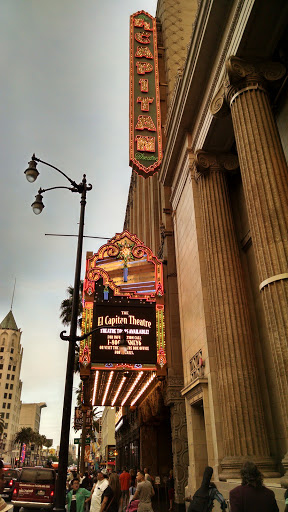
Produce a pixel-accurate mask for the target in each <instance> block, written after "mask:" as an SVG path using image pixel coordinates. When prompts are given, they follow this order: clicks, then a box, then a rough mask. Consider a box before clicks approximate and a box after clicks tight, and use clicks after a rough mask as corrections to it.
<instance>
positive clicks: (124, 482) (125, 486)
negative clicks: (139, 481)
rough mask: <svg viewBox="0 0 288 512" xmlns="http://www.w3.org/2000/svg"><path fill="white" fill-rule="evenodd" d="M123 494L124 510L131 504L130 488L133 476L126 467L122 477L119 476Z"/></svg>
mask: <svg viewBox="0 0 288 512" xmlns="http://www.w3.org/2000/svg"><path fill="white" fill-rule="evenodd" d="M119 480H120V486H121V493H122V504H123V508H125V507H127V505H128V503H129V487H130V482H131V475H130V474H129V473H128V471H127V469H126V468H125V467H124V468H123V471H122V473H121V475H120V476H119Z"/></svg>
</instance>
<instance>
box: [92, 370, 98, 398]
mask: <svg viewBox="0 0 288 512" xmlns="http://www.w3.org/2000/svg"><path fill="white" fill-rule="evenodd" d="M98 379H99V371H98V370H97V371H96V373H95V380H94V389H93V397H92V404H93V405H95V398H96V391H97V384H98Z"/></svg>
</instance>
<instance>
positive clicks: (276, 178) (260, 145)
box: [212, 57, 288, 484]
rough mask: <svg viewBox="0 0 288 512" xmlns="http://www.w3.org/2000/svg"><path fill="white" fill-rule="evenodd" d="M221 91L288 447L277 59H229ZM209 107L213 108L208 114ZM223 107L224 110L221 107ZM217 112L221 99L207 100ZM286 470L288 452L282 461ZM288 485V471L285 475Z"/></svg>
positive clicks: (285, 213)
mask: <svg viewBox="0 0 288 512" xmlns="http://www.w3.org/2000/svg"><path fill="white" fill-rule="evenodd" d="M226 68H227V78H226V80H225V82H224V89H223V92H224V94H225V99H226V105H228V106H229V107H230V109H231V115H232V121H233V126H234V131H235V139H236V144H237V150H238V156H239V162H240V169H241V176H242V181H243V188H244V194H245V199H246V203H247V209H248V215H249V223H250V229H251V236H252V242H253V248H254V252H255V259H256V265H257V271H258V277H259V293H260V294H261V298H262V301H263V306H264V312H265V317H266V324H267V329H268V333H269V341H270V346H271V353H272V357H273V363H274V364H273V367H274V371H275V375H276V380H277V395H278V396H277V397H274V401H275V399H276V400H278V402H279V406H278V411H279V415H278V418H277V425H276V427H277V431H278V435H279V439H281V443H282V450H284V453H285V451H286V452H287V450H288V343H287V337H288V268H287V267H288V265H287V262H288V239H287V234H288V170H287V162H286V160H285V156H284V152H283V148H282V145H281V141H280V137H279V133H278V130H277V126H276V123H275V120H274V116H273V113H272V110H271V106H270V101H269V97H268V94H267V89H268V87H269V82H274V81H277V80H279V79H280V78H282V77H283V76H284V74H285V69H284V66H283V65H282V64H280V63H277V62H270V63H269V62H265V63H257V64H251V63H247V62H246V61H243V60H241V59H238V58H236V57H231V58H230V59H229V60H228V62H227V63H226ZM213 109H214V112H213ZM222 110H223V109H222ZM212 113H214V114H216V115H217V114H218V113H220V114H221V100H220V98H219V97H218V105H217V101H216V102H215V104H214V107H213V104H212ZM283 464H284V466H285V469H286V471H287V470H288V456H287V453H286V456H285V459H284V461H283ZM287 484H288V474H287Z"/></svg>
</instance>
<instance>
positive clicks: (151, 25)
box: [129, 11, 162, 178]
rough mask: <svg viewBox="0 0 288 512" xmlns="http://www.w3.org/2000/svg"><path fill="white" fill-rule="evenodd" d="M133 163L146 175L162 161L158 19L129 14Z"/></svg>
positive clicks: (131, 150)
mask: <svg viewBox="0 0 288 512" xmlns="http://www.w3.org/2000/svg"><path fill="white" fill-rule="evenodd" d="M129 117H130V143H129V145H130V151H129V154H130V166H131V167H132V169H133V170H134V171H136V172H137V174H139V175H140V176H142V177H144V178H147V177H149V176H152V175H153V174H155V172H157V171H158V170H159V167H160V165H161V161H162V134H161V111H160V89H159V70H158V53H157V28H156V19H155V18H154V17H153V16H151V15H150V14H149V13H147V12H145V11H138V12H136V13H135V14H132V16H130V116H129Z"/></svg>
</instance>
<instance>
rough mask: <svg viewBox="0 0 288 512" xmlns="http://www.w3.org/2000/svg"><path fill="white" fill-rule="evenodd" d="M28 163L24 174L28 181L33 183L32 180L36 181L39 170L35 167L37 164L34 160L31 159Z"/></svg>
mask: <svg viewBox="0 0 288 512" xmlns="http://www.w3.org/2000/svg"><path fill="white" fill-rule="evenodd" d="M33 156H34V155H33ZM32 158H33V157H32ZM28 165H29V167H27V169H26V171H24V174H25V176H26V179H27V181H29V183H34V181H36V180H37V177H38V176H39V172H38V171H37V169H36V165H37V164H36V162H35V160H31V161H30V162H29V163H28Z"/></svg>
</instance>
